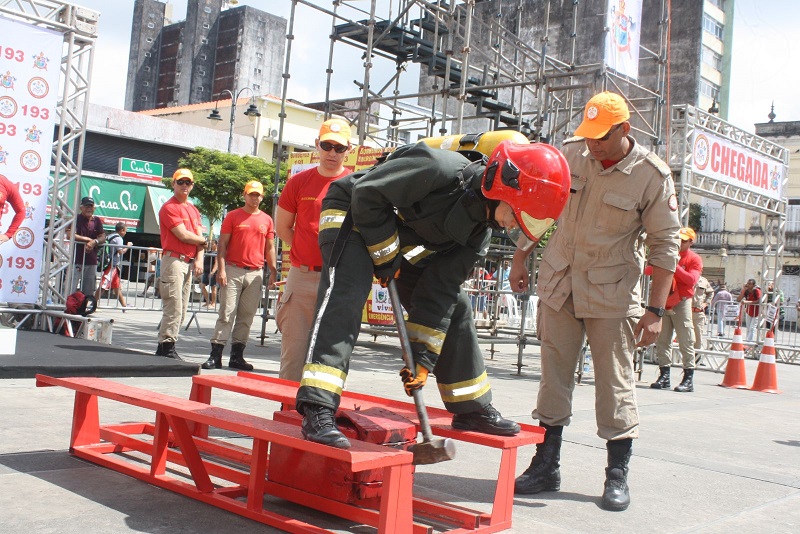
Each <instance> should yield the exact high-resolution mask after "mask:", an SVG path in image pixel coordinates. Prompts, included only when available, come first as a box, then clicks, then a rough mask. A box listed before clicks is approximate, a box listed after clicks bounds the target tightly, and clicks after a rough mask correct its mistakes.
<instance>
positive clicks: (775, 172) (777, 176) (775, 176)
mask: <svg viewBox="0 0 800 534" xmlns="http://www.w3.org/2000/svg"><path fill="white" fill-rule="evenodd" d="M782 177H783V175H782V174H781V171H780V168H779V167H778V166H777V165H775V166H774V167H773V168H772V171H770V173H769V186H770V188H772V190H773V191H777V190H778V188H779V187H780V186H781V178H782Z"/></svg>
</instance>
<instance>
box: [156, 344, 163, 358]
mask: <svg viewBox="0 0 800 534" xmlns="http://www.w3.org/2000/svg"><path fill="white" fill-rule="evenodd" d="M163 355H164V344H163V343H159V344H158V347H156V356H163Z"/></svg>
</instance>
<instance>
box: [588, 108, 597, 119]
mask: <svg viewBox="0 0 800 534" xmlns="http://www.w3.org/2000/svg"><path fill="white" fill-rule="evenodd" d="M597 113H598V111H597V107H595V106H589V109H587V110H586V118H587V119H589V120H594V119H596V118H597Z"/></svg>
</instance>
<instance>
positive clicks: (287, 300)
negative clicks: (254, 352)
mask: <svg viewBox="0 0 800 534" xmlns="http://www.w3.org/2000/svg"><path fill="white" fill-rule="evenodd" d="M319 278H320V273H318V272H315V271H309V270H308V269H307V268H301V267H295V266H292V267H291V268H290V269H289V276H288V278H287V280H286V286H285V287H284V290H283V294H282V295H281V298H280V300H279V301H278V306H277V311H276V314H275V321H276V322H277V323H278V328H279V329H280V331H281V368H280V373H279V375H278V376H279V377H280V378H283V379H284V380H294V381H295V382H300V380H301V379H302V378H303V366H304V365H305V363H306V354H307V353H308V336H309V333H310V332H311V327H312V325H313V324H314V317H315V315H314V312H315V311H316V307H317V288H318V287H319Z"/></svg>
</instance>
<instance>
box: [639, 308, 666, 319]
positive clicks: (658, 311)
mask: <svg viewBox="0 0 800 534" xmlns="http://www.w3.org/2000/svg"><path fill="white" fill-rule="evenodd" d="M644 309H645V310H647V311H649V312H651V313H655V314H656V315H657V316H659V317H664V311H665V310H664V308H656V307H655V306H645V307H644Z"/></svg>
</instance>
